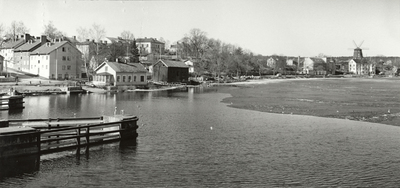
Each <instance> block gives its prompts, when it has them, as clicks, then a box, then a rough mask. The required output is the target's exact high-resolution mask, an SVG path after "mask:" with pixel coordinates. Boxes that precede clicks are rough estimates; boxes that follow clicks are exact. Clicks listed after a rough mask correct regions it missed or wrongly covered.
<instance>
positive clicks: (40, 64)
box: [28, 39, 82, 79]
mask: <svg viewBox="0 0 400 188" xmlns="http://www.w3.org/2000/svg"><path fill="white" fill-rule="evenodd" d="M81 57H82V53H81V52H80V51H79V50H78V49H77V48H76V47H75V46H74V45H72V44H71V43H70V42H68V41H61V40H59V39H57V40H53V41H52V42H47V43H46V44H44V45H42V46H40V47H39V48H37V49H35V50H34V51H32V52H31V53H30V58H29V66H30V67H29V70H28V72H29V73H32V74H36V75H39V76H41V77H44V78H48V79H74V78H80V75H81V64H82V60H81Z"/></svg>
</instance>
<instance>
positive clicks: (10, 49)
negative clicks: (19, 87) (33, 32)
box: [0, 34, 31, 68]
mask: <svg viewBox="0 0 400 188" xmlns="http://www.w3.org/2000/svg"><path fill="white" fill-rule="evenodd" d="M30 39H31V36H30V35H29V34H25V35H21V38H18V36H17V38H16V40H15V41H12V40H11V41H9V42H7V43H5V44H3V46H2V47H1V49H0V55H2V56H3V57H4V61H5V66H7V67H9V68H14V49H16V48H18V47H20V46H21V45H23V44H25V43H26V42H27V41H29V40H30Z"/></svg>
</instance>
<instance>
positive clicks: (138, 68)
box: [95, 61, 147, 73]
mask: <svg viewBox="0 0 400 188" xmlns="http://www.w3.org/2000/svg"><path fill="white" fill-rule="evenodd" d="M104 65H108V66H110V67H111V68H112V69H114V70H115V72H117V73H118V72H137V73H140V72H147V70H146V68H144V66H143V65H142V64H140V63H128V64H125V63H117V62H107V61H106V62H103V63H102V64H101V65H99V66H98V67H97V68H96V69H95V71H97V70H99V69H100V68H101V67H103V66H104Z"/></svg>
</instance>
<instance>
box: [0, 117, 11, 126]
mask: <svg viewBox="0 0 400 188" xmlns="http://www.w3.org/2000/svg"><path fill="white" fill-rule="evenodd" d="M8 126H9V123H8V120H5V119H0V128H3V127H8Z"/></svg>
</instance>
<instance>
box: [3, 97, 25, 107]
mask: <svg viewBox="0 0 400 188" xmlns="http://www.w3.org/2000/svg"><path fill="white" fill-rule="evenodd" d="M22 108H24V96H22V95H4V96H0V110H15V109H22Z"/></svg>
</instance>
